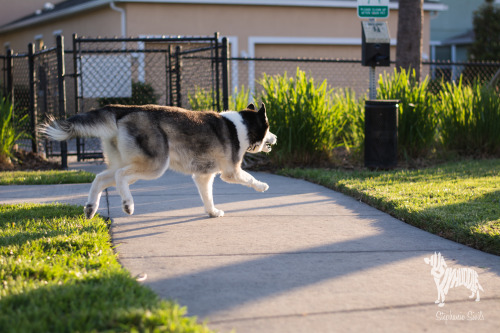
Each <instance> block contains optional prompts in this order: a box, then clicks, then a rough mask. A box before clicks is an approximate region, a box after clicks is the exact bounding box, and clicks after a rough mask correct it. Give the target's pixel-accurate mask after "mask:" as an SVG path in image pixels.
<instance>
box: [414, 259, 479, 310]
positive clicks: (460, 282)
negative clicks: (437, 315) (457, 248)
mask: <svg viewBox="0 0 500 333" xmlns="http://www.w3.org/2000/svg"><path fill="white" fill-rule="evenodd" d="M424 262H425V263H426V264H428V265H430V266H431V267H432V268H431V275H432V276H433V277H434V283H436V288H437V292H438V298H437V300H436V302H435V303H436V304H438V306H439V307H443V306H444V300H445V298H446V295H447V294H448V290H449V289H451V288H457V287H460V286H464V287H465V288H467V289H469V290H470V291H471V292H472V295H470V296H469V298H473V297H474V296H476V302H479V301H480V299H481V298H480V297H479V290H481V291H482V292H484V290H483V287H482V286H481V285H480V284H479V278H478V274H477V272H476V271H475V270H473V269H472V268H469V267H460V268H452V267H448V265H447V264H446V261H445V260H444V257H443V256H442V255H441V253H436V252H434V254H433V255H432V256H431V257H430V258H424Z"/></svg>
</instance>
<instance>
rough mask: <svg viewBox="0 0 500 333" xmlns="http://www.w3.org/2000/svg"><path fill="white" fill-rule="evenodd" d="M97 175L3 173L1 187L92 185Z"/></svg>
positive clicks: (46, 172)
mask: <svg viewBox="0 0 500 333" xmlns="http://www.w3.org/2000/svg"><path fill="white" fill-rule="evenodd" d="M94 178H95V174H93V173H91V172H87V171H81V170H75V171H63V170H49V171H2V172H0V185H46V184H77V183H91V182H92V181H93V180H94Z"/></svg>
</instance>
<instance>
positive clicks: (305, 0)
mask: <svg viewBox="0 0 500 333" xmlns="http://www.w3.org/2000/svg"><path fill="white" fill-rule="evenodd" d="M112 2H115V3H182V4H226V5H253V6H259V5H260V6H301V7H330V8H356V7H357V2H356V1H348V0H331V1H325V0H182V1H181V0H95V1H88V2H84V3H81V4H78V5H75V6H72V7H68V8H65V9H61V10H57V11H54V12H47V13H43V14H40V15H36V16H30V17H27V18H25V19H20V20H17V21H14V22H12V23H8V24H6V25H4V26H2V27H0V34H2V33H7V32H11V31H15V30H18V29H22V28H25V27H29V26H32V25H35V24H39V23H44V22H48V21H52V20H55V19H58V18H62V17H66V16H69V15H73V14H77V13H81V12H84V11H88V10H91V9H95V8H99V7H103V6H107V5H109V4H110V3H112ZM389 8H390V9H398V8H399V3H397V2H390V3H389ZM447 9H448V6H446V5H444V4H441V3H429V2H424V10H425V11H445V10H447Z"/></svg>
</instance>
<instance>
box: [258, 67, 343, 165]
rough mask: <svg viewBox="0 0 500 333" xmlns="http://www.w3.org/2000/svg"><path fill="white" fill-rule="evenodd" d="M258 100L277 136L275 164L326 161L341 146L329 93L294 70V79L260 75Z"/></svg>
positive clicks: (322, 84) (324, 87)
mask: <svg viewBox="0 0 500 333" xmlns="http://www.w3.org/2000/svg"><path fill="white" fill-rule="evenodd" d="M259 84H260V85H261V86H262V89H263V90H262V92H261V94H260V99H261V100H262V102H264V103H265V105H266V107H267V110H268V112H267V113H268V118H269V125H270V128H271V130H272V131H273V133H274V134H276V135H277V136H278V145H277V146H276V148H275V149H273V154H272V158H273V159H274V160H275V161H276V162H278V163H280V164H281V163H285V164H290V163H292V164H312V163H316V162H318V161H320V160H322V159H324V158H328V155H329V153H330V151H331V150H332V149H333V148H334V147H335V146H336V145H339V144H341V142H338V141H337V140H336V138H338V136H339V133H340V131H341V128H339V127H338V126H337V125H338V124H337V122H336V120H337V119H336V117H335V112H334V107H333V103H332V102H333V101H332V98H330V96H331V94H332V90H331V89H328V87H327V81H326V80H324V81H323V82H321V83H318V82H316V81H315V80H314V79H313V78H308V77H307V76H306V73H305V72H303V71H301V70H299V69H297V72H296V74H295V76H294V77H288V75H287V73H286V72H285V73H284V75H275V76H269V75H266V74H264V75H263V78H262V79H261V80H260V81H259Z"/></svg>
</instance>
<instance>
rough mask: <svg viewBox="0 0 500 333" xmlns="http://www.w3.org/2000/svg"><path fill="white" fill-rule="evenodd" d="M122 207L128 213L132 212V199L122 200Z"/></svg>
mask: <svg viewBox="0 0 500 333" xmlns="http://www.w3.org/2000/svg"><path fill="white" fill-rule="evenodd" d="M122 208H123V211H124V212H125V213H127V214H128V215H132V214H134V202H133V201H132V200H123V202H122Z"/></svg>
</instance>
